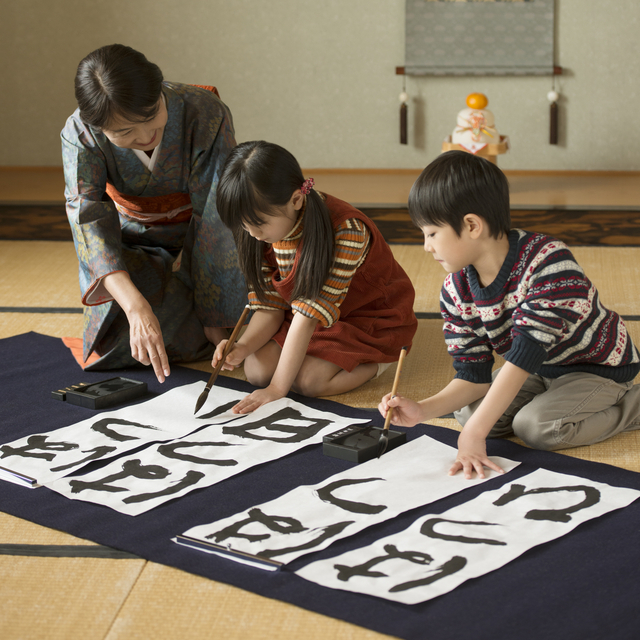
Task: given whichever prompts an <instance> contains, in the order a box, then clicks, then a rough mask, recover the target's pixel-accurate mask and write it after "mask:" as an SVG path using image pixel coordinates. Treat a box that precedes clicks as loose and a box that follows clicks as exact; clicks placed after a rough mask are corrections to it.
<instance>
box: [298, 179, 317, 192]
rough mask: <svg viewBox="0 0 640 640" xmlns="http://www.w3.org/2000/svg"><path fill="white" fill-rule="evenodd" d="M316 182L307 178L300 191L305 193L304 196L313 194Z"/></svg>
mask: <svg viewBox="0 0 640 640" xmlns="http://www.w3.org/2000/svg"><path fill="white" fill-rule="evenodd" d="M315 183H316V182H315V180H314V179H313V178H307V179H306V180H305V181H304V182H303V183H302V186H301V187H300V191H302V193H304V195H305V196H306V195H309V193H311V189H313V185H314V184H315Z"/></svg>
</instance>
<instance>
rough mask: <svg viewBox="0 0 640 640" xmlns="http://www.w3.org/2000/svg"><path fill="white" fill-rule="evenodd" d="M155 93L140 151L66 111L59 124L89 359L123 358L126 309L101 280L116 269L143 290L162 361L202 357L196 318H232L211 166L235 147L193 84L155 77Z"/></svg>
mask: <svg viewBox="0 0 640 640" xmlns="http://www.w3.org/2000/svg"><path fill="white" fill-rule="evenodd" d="M162 92H163V96H164V99H165V101H166V106H167V113H168V120H167V124H166V126H165V129H164V133H163V137H162V141H161V143H160V145H159V146H158V147H157V151H156V152H155V154H154V156H152V159H151V161H149V160H147V159H146V158H144V157H143V158H142V159H141V158H139V157H138V155H141V153H142V152H139V154H138V155H136V152H135V151H133V150H132V149H121V148H119V147H116V146H115V145H113V144H111V142H109V140H108V139H107V137H106V136H105V135H104V134H103V133H101V132H100V131H97V130H94V129H93V128H91V127H88V126H87V125H85V124H84V123H83V122H82V121H81V120H80V116H79V113H78V111H76V112H75V113H74V114H73V115H72V116H71V117H70V118H69V119H68V120H67V123H66V125H65V128H64V129H63V131H62V134H61V137H62V158H63V163H64V172H65V181H66V189H65V196H66V202H67V205H66V206H67V215H68V217H69V223H70V225H71V230H72V232H73V239H74V243H75V247H76V252H77V254H78V260H79V263H80V290H81V293H82V301H83V303H84V304H85V305H88V306H86V307H85V309H84V340H83V342H84V358H85V360H86V358H88V357H89V355H90V354H91V353H92V352H94V351H95V352H96V353H97V354H98V355H100V356H101V357H100V359H99V360H98V361H96V362H95V363H93V364H92V365H90V368H92V369H113V368H121V367H126V366H131V365H133V364H135V361H134V360H133V358H132V357H131V349H130V345H129V325H128V322H127V318H126V316H125V314H124V312H123V311H122V310H121V309H120V307H119V305H118V304H117V303H116V302H115V301H114V300H113V298H111V296H110V295H109V293H108V292H107V291H106V289H105V287H104V286H103V285H102V282H101V279H102V278H104V277H105V276H106V275H109V274H110V273H113V272H116V271H127V272H128V273H129V275H130V277H131V279H132V281H133V283H134V284H135V285H136V287H137V288H138V290H139V291H140V292H141V293H142V295H144V297H145V298H146V299H147V300H148V301H149V303H150V304H151V307H152V309H153V312H154V314H155V315H156V316H157V318H158V320H159V321H160V326H161V328H162V334H163V339H164V343H165V348H166V350H167V355H168V357H169V360H170V361H181V360H183V361H188V360H200V359H204V358H207V357H209V356H210V355H211V353H212V349H213V345H211V344H210V343H209V341H208V340H207V339H206V337H205V335H204V329H203V327H229V326H233V325H234V324H235V323H236V321H237V319H238V317H239V315H240V313H241V312H242V308H243V307H244V305H245V303H246V290H245V285H244V279H243V277H242V275H241V273H240V271H239V269H238V262H237V254H236V248H235V244H234V241H233V237H232V235H231V232H230V231H229V230H228V229H227V228H226V227H225V226H224V225H223V224H222V222H221V220H220V218H219V216H218V212H217V209H216V186H217V184H218V180H219V177H220V173H221V171H222V166H223V164H224V161H225V159H226V157H227V155H228V153H229V151H230V150H231V149H232V148H233V147H234V146H235V139H234V132H233V124H232V120H231V114H230V112H229V110H228V109H227V107H226V106H225V105H224V104H223V103H222V102H221V101H220V99H219V98H218V97H217V96H216V95H215V94H214V93H212V92H211V91H209V90H207V89H205V88H199V87H195V86H192V85H185V84H177V83H170V82H165V83H163V88H162ZM149 163H150V166H146V165H147V164H149ZM107 183H109V186H107ZM107 189H108V190H109V192H110V193H111V195H112V197H113V198H114V199H113V200H112V199H111V198H110V197H109V196H108V195H107ZM114 200H115V201H117V202H118V204H117V205H116V203H115V202H114ZM140 212H145V213H140ZM149 212H151V213H149ZM88 368H89V367H88Z"/></svg>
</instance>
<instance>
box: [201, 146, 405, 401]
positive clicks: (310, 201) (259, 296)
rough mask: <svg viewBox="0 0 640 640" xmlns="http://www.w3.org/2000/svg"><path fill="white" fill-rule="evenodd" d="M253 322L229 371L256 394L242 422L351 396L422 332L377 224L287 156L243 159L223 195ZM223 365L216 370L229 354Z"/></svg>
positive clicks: (256, 149)
mask: <svg viewBox="0 0 640 640" xmlns="http://www.w3.org/2000/svg"><path fill="white" fill-rule="evenodd" d="M217 207H218V211H219V213H220V217H221V219H222V221H223V222H224V224H226V225H227V226H228V227H229V228H230V229H231V231H232V232H233V234H234V237H235V241H236V244H237V247H238V256H239V260H240V267H241V269H242V272H243V273H244V276H245V279H246V282H247V284H248V287H249V303H250V305H251V309H252V311H253V314H252V317H251V320H250V322H249V325H248V327H247V329H246V331H245V333H244V334H243V335H242V336H241V338H240V339H239V340H238V342H237V343H236V344H235V346H234V348H233V349H232V350H231V352H230V353H229V355H228V356H227V358H226V362H225V364H224V365H223V368H225V369H229V370H230V369H233V368H235V367H237V366H238V365H239V364H241V363H242V362H243V361H244V370H245V374H246V376H247V380H249V382H251V383H252V384H253V385H255V386H257V387H262V388H260V389H257V390H256V391H254V392H253V393H251V394H250V395H248V396H247V397H246V398H244V399H243V400H241V401H240V402H239V403H238V404H237V405H236V406H235V407H234V409H233V410H234V412H235V413H249V412H251V411H254V410H255V409H257V408H258V407H260V406H261V405H263V404H266V403H268V402H272V401H273V400H277V399H279V398H282V397H283V396H285V395H286V394H287V393H288V392H289V391H290V390H293V391H295V392H296V393H300V394H303V395H306V396H312V397H315V396H327V395H334V394H339V393H344V392H346V391H350V390H351V389H354V388H356V387H358V386H360V385H361V384H363V383H365V382H367V381H368V380H370V379H371V378H374V377H375V376H376V375H378V373H379V372H381V371H382V370H384V368H386V366H388V365H389V364H390V363H393V362H395V361H396V360H397V359H398V354H399V353H400V350H401V348H402V347H403V346H405V345H411V341H412V339H413V336H414V334H415V332H416V329H417V320H416V317H415V314H414V312H413V301H414V296H415V292H414V289H413V286H412V284H411V281H410V280H409V278H408V276H407V274H406V273H405V272H404V270H403V269H402V267H401V266H400V265H399V264H398V263H397V262H396V260H395V258H394V257H393V254H392V252H391V249H390V248H389V245H388V244H387V243H386V241H385V240H384V238H383V237H382V235H381V233H380V232H379V231H378V229H377V228H376V226H375V225H374V223H373V222H372V221H371V220H370V219H369V218H367V216H366V215H364V214H363V213H362V212H360V211H358V210H357V209H355V208H354V207H352V206H351V205H349V204H347V203H346V202H342V201H341V200H338V199H337V198H334V197H332V196H330V195H327V194H323V193H320V192H318V191H316V190H315V189H313V179H311V178H309V179H307V180H305V178H304V176H303V174H302V170H301V169H300V165H299V164H298V162H297V160H296V159H295V158H294V157H293V155H291V153H289V152H288V151H287V150H285V149H283V148H282V147H280V146H278V145H275V144H272V143H268V142H264V141H255V142H245V143H243V144H240V145H238V146H237V147H235V149H233V151H232V152H231V154H230V155H229V157H228V159H227V162H226V164H225V167H224V170H223V173H222V177H221V178H220V182H219V184H218V189H217ZM225 344H226V341H223V342H221V343H220V344H219V345H218V348H217V349H216V352H215V354H214V356H213V361H212V364H213V365H214V366H215V365H216V364H217V363H218V361H219V360H220V358H221V357H222V352H223V350H224V347H225Z"/></svg>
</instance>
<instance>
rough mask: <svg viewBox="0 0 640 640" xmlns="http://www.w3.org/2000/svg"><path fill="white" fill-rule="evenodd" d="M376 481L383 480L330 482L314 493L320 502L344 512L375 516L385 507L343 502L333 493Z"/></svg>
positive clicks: (367, 479) (381, 479) (365, 479)
mask: <svg viewBox="0 0 640 640" xmlns="http://www.w3.org/2000/svg"><path fill="white" fill-rule="evenodd" d="M376 480H380V481H382V482H384V478H363V479H360V480H350V479H348V478H347V479H345V480H336V482H331V483H330V484H328V485H327V486H326V487H322V488H321V489H318V490H317V491H316V493H317V494H318V498H320V500H322V502H328V503H329V504H333V505H335V506H336V507H339V508H340V509H344V510H345V511H351V512H353V513H366V514H371V515H372V514H375V513H380V512H381V511H384V510H385V509H386V508H387V507H386V506H385V505H373V504H367V503H366V502H353V501H351V500H343V499H342V498H336V496H334V495H333V492H334V491H336V490H337V489H340V488H341V487H345V486H349V485H352V484H362V483H363V482H374V481H376Z"/></svg>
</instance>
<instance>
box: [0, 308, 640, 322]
mask: <svg viewBox="0 0 640 640" xmlns="http://www.w3.org/2000/svg"><path fill="white" fill-rule="evenodd" d="M82 309H83V308H82V307H0V313H82ZM622 317H623V319H624V320H627V321H629V322H638V321H640V316H622ZM416 318H418V320H441V319H442V316H441V315H440V313H439V312H437V311H416Z"/></svg>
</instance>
